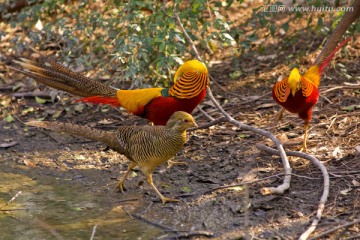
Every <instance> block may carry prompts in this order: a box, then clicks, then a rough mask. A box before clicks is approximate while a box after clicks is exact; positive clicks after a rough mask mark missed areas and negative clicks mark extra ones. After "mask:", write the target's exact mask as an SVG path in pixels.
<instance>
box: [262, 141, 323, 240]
mask: <svg viewBox="0 0 360 240" xmlns="http://www.w3.org/2000/svg"><path fill="white" fill-rule="evenodd" d="M256 147H257V148H258V149H260V150H263V151H266V152H269V153H271V154H274V155H277V154H279V151H277V150H275V149H272V148H270V147H267V146H265V145H263V144H257V145H256ZM286 154H287V155H289V156H296V157H301V158H305V159H308V160H310V161H311V162H312V164H314V165H315V166H316V167H317V168H319V169H320V171H321V173H322V175H323V178H324V190H323V193H322V195H321V198H320V202H319V205H318V209H317V211H316V216H315V219H314V220H313V221H312V223H311V225H310V227H309V228H308V229H307V230H306V231H305V232H303V233H302V234H301V236H300V238H299V240H305V239H308V237H309V235H310V234H311V233H312V232H313V231H314V230H315V229H316V227H317V225H318V224H319V222H320V219H321V216H322V213H323V211H324V208H325V204H326V201H327V198H328V196H329V190H330V178H329V173H328V171H327V169H326V167H325V166H324V164H322V163H321V162H320V161H319V160H318V159H317V158H315V157H313V156H310V155H308V154H305V153H302V152H293V151H286Z"/></svg>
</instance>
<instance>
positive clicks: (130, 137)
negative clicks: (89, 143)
mask: <svg viewBox="0 0 360 240" xmlns="http://www.w3.org/2000/svg"><path fill="white" fill-rule="evenodd" d="M27 125H30V126H35V127H41V128H46V129H50V130H53V131H56V132H65V133H69V134H73V135H76V136H82V137H84V138H87V139H91V140H96V141H100V142H103V143H105V144H107V145H108V146H109V147H110V148H111V149H113V150H115V151H117V152H118V153H120V154H123V155H125V156H126V157H127V158H128V159H129V160H130V161H131V163H130V165H129V167H128V169H127V171H126V173H125V174H124V176H123V177H122V178H121V180H120V181H119V184H118V186H117V188H119V189H120V190H121V191H123V190H124V181H125V179H126V177H127V175H128V174H129V172H130V171H131V170H132V169H133V168H134V167H136V166H139V168H140V170H141V171H142V172H143V173H144V175H145V177H146V181H147V183H148V184H150V186H151V187H152V188H153V189H154V190H155V192H156V194H157V195H158V196H159V197H160V198H161V201H162V203H166V202H174V201H178V200H176V199H171V198H166V197H164V196H163V195H162V194H161V193H160V192H159V190H158V189H157V188H156V186H155V185H154V183H153V180H152V173H153V171H154V170H155V168H156V167H157V166H159V165H160V164H162V163H164V162H166V161H167V160H169V159H170V158H171V157H173V156H174V155H175V154H176V153H177V152H178V151H180V149H181V148H182V147H183V145H184V143H185V142H186V130H187V129H188V128H190V127H195V126H197V125H196V123H195V121H194V119H193V117H192V116H191V115H190V114H188V113H186V112H181V111H178V112H175V113H174V114H172V116H171V117H170V119H169V120H168V122H167V123H166V125H165V126H149V125H146V126H122V127H119V128H118V129H117V131H102V130H98V129H94V128H90V127H86V126H82V125H76V124H71V123H60V122H41V121H31V122H28V123H27Z"/></svg>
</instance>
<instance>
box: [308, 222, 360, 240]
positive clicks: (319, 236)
mask: <svg viewBox="0 0 360 240" xmlns="http://www.w3.org/2000/svg"><path fill="white" fill-rule="evenodd" d="M358 223H360V219H356V220H355V221H353V222H349V223H345V224H342V225H340V226H337V227H331V229H329V230H327V231H325V232H323V233H321V234H318V235H316V236H314V237H312V238H309V240H315V239H320V238H322V237H325V236H326V235H329V234H330V233H333V232H336V231H337V230H340V229H342V228H348V227H350V226H352V225H355V224H358Z"/></svg>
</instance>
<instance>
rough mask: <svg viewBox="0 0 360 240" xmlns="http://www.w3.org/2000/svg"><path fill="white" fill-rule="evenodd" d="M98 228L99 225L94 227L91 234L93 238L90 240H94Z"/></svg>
mask: <svg viewBox="0 0 360 240" xmlns="http://www.w3.org/2000/svg"><path fill="white" fill-rule="evenodd" d="M96 228H97V224H96V225H95V226H94V227H93V230H92V233H91V237H90V240H93V239H94V237H95V233H96Z"/></svg>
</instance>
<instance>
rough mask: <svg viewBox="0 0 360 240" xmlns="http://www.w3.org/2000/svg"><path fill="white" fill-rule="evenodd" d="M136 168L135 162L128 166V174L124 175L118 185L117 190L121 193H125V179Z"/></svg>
mask: <svg viewBox="0 0 360 240" xmlns="http://www.w3.org/2000/svg"><path fill="white" fill-rule="evenodd" d="M134 167H136V163H134V162H131V163H130V165H129V166H128V169H127V171H126V173H125V174H124V176H122V178H121V179H120V181H119V183H118V185H117V186H116V189H115V191H116V190H120V191H121V192H124V190H125V188H124V182H125V179H126V177H127V176H128V175H129V173H130V171H131V170H132V169H133V168H134Z"/></svg>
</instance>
